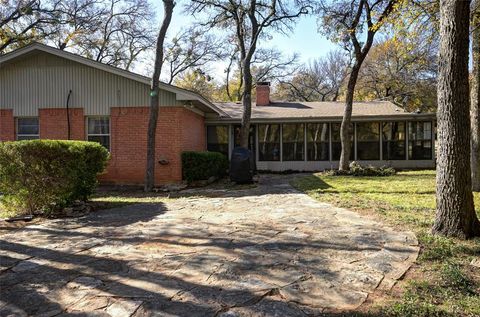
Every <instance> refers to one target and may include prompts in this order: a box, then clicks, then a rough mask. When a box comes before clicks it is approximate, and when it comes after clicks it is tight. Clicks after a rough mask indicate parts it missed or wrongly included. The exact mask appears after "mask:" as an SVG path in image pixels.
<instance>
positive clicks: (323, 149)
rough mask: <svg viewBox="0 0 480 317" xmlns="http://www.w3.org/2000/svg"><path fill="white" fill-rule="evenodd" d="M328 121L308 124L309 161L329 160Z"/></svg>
mask: <svg viewBox="0 0 480 317" xmlns="http://www.w3.org/2000/svg"><path fill="white" fill-rule="evenodd" d="M329 137H330V132H329V130H328V123H309V124H307V159H308V160H309V161H328V160H329V153H330V149H329Z"/></svg>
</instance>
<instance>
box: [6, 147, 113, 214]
mask: <svg viewBox="0 0 480 317" xmlns="http://www.w3.org/2000/svg"><path fill="white" fill-rule="evenodd" d="M108 157H109V154H108V151H107V150H106V149H105V148H104V147H103V146H101V145H100V144H98V143H93V142H84V141H55V140H31V141H18V142H4V143H0V193H2V196H0V204H1V205H2V208H3V209H4V210H5V211H6V212H7V214H9V215H17V214H23V213H28V212H30V213H33V212H36V213H43V214H46V215H51V214H52V213H55V212H56V211H58V210H60V209H61V208H62V207H65V206H67V205H69V204H71V203H72V202H73V201H74V200H86V199H87V198H88V196H90V195H91V194H92V193H93V192H94V190H95V187H96V185H97V178H96V177H97V175H98V174H99V173H101V172H103V170H104V169H105V167H106V164H107V161H108Z"/></svg>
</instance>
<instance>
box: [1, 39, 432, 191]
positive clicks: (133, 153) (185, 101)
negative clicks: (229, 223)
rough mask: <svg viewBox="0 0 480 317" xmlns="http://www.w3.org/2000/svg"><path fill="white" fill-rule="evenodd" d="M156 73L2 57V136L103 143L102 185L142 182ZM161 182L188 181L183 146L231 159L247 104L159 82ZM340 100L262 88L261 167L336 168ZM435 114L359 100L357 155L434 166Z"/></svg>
mask: <svg viewBox="0 0 480 317" xmlns="http://www.w3.org/2000/svg"><path fill="white" fill-rule="evenodd" d="M149 82H150V80H149V78H147V77H144V76H140V75H137V74H134V73H131V72H128V71H124V70H121V69H118V68H115V67H111V66H107V65H104V64H102V63H99V62H95V61H92V60H89V59H86V58H83V57H80V56H78V55H75V54H72V53H69V52H65V51H61V50H58V49H56V48H52V47H49V46H45V45H42V44H38V43H35V44H31V45H29V46H26V47H23V48H21V49H18V50H16V51H14V52H11V53H8V54H5V55H3V56H0V141H14V140H24V139H34V138H41V139H73V140H90V141H97V142H100V143H102V144H103V145H104V146H105V147H107V148H108V149H109V150H110V153H111V160H110V163H109V166H108V168H107V172H106V173H105V175H102V178H101V179H102V181H104V182H111V183H118V184H140V183H142V182H143V179H144V171H145V155H146V143H147V140H146V138H147V137H146V136H147V125H148V115H149V107H148V105H149ZM160 88H161V92H160V114H159V121H158V126H157V142H156V144H157V145H156V146H157V149H156V155H157V161H158V165H157V167H156V175H155V178H156V183H157V184H161V183H168V182H178V181H181V179H182V169H181V160H180V155H181V153H182V152H183V151H189V150H194V151H202V150H211V151H219V152H223V153H225V154H226V155H230V153H231V150H232V149H233V147H234V146H235V145H236V144H237V139H238V126H239V124H240V120H241V114H242V106H241V104H239V103H212V102H210V101H208V100H206V99H205V98H203V97H202V96H200V95H199V94H196V93H194V92H191V91H188V90H185V89H181V88H178V87H175V86H172V85H167V84H161V87H160ZM342 114H343V103H341V102H313V103H311V102H289V103H283V102H271V101H270V87H269V85H268V83H259V84H258V85H257V103H256V104H253V105H252V131H251V138H250V143H251V144H250V147H251V149H252V150H253V151H254V153H255V157H256V161H257V167H258V168H259V169H262V170H274V171H282V170H303V171H313V170H323V169H327V168H335V167H336V166H337V165H338V157H339V149H340V148H339V122H340V121H341V117H342ZM434 120H435V115H434V114H429V113H408V112H405V111H403V110H402V109H399V108H398V107H397V106H396V105H394V104H393V103H390V102H363V103H356V104H354V113H353V121H354V124H353V125H352V129H353V132H354V140H353V141H354V142H353V151H352V159H355V160H358V161H360V162H365V163H368V164H372V165H391V166H394V167H398V168H429V167H434V165H435V158H434V152H435V151H434Z"/></svg>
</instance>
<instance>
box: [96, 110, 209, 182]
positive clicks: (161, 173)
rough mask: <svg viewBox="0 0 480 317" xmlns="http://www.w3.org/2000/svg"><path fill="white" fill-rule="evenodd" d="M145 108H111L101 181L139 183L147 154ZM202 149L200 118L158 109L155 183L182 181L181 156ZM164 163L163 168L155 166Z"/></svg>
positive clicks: (203, 127) (191, 114) (201, 124)
mask: <svg viewBox="0 0 480 317" xmlns="http://www.w3.org/2000/svg"><path fill="white" fill-rule="evenodd" d="M148 116H149V108H148V107H142V108H139V107H131V108H112V109H111V116H110V118H111V119H110V124H111V156H112V157H111V160H110V163H109V166H108V168H107V173H106V174H105V175H103V176H102V177H101V180H102V181H104V182H111V183H117V184H143V181H144V176H145V164H146V160H145V156H146V151H147V126H148ZM186 150H199V151H201V150H205V126H204V118H203V117H202V116H200V115H198V114H195V113H193V112H192V111H189V110H187V109H185V108H181V107H161V108H160V113H159V117H158V124H157V137H156V149H155V152H156V153H155V155H156V162H157V163H156V165H155V181H156V184H165V183H171V182H179V181H181V180H182V163H181V153H182V151H186ZM160 160H165V161H168V164H167V165H161V164H159V163H158V161H160Z"/></svg>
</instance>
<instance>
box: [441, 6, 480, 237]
mask: <svg viewBox="0 0 480 317" xmlns="http://www.w3.org/2000/svg"><path fill="white" fill-rule="evenodd" d="M469 13H470V1H464V0H441V2H440V48H439V51H440V54H439V75H438V112H437V120H438V159H437V195H436V198H437V210H436V217H435V223H434V225H433V228H432V232H433V233H434V234H439V235H444V236H450V237H457V238H462V239H466V238H471V237H473V236H475V235H478V234H479V233H480V222H479V221H478V219H477V216H476V214H475V209H474V205H473V194H472V179H471V174H470V172H471V169H470V120H469V119H470V118H469V105H470V103H469V88H468V49H469V19H466V18H465V17H469Z"/></svg>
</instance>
